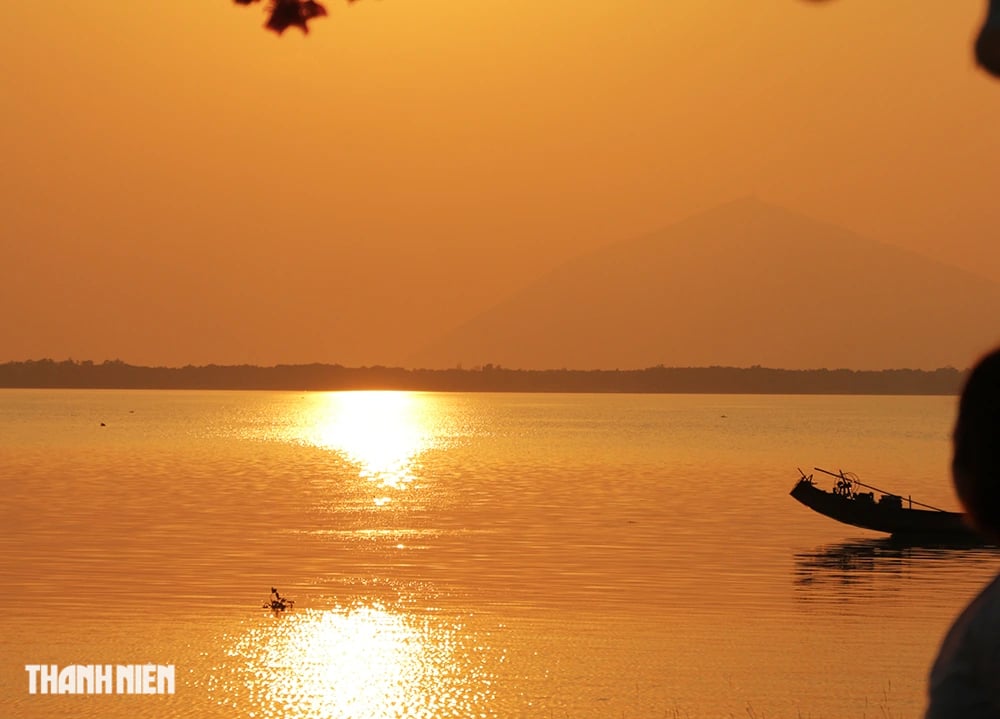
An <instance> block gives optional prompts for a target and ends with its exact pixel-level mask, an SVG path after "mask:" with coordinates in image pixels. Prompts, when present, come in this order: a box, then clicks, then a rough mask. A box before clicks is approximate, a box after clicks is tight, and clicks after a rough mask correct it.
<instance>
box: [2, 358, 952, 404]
mask: <svg viewBox="0 0 1000 719" xmlns="http://www.w3.org/2000/svg"><path fill="white" fill-rule="evenodd" d="M964 378H965V372H964V371H959V370H957V369H955V368H953V367H946V368H942V369H937V370H933V371H924V370H911V369H894V370H879V371H861V370H847V369H837V370H826V369H819V370H784V369H769V368H767V367H748V368H739V367H663V366H659V367H650V368H648V369H640V370H569V369H557V370H515V369H506V368H503V367H499V366H496V365H492V364H488V365H484V366H483V367H476V368H473V369H446V370H431V369H403V368H399V367H342V366H340V365H325V364H307V365H278V366H276V367H256V366H251V365H239V366H222V365H206V366H199V367H195V366H187V367H137V366H134V365H130V364H126V363H125V362H122V361H120V360H114V361H108V362H103V363H101V364H96V363H94V362H90V361H84V362H75V361H73V360H65V361H61V362H57V361H55V360H51V359H43V360H30V361H27V362H8V363H6V364H0V387H8V388H10V387H20V388H64V389H72V388H79V389H84V388H91V389H256V390H362V389H395V390H426V391H440V392H644V393H713V394H887V395H888V394H915V395H950V394H958V392H959V391H960V390H961V387H962V382H963V380H964Z"/></svg>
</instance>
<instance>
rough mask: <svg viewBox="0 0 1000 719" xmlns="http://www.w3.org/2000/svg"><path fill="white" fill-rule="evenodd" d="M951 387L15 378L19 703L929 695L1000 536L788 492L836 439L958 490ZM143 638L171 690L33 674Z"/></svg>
mask: <svg viewBox="0 0 1000 719" xmlns="http://www.w3.org/2000/svg"><path fill="white" fill-rule="evenodd" d="M954 408H955V399H954V398H944V397H919V398H915V397H810V396H805V397H779V396H775V397H760V396H701V395H699V396H686V395H666V396H643V395H504V394H421V393H393V392H384V393H380V392H374V393H369V392H359V393H264V392H259V393H241V392H111V391H0V436H2V438H3V440H2V442H0V482H2V488H3V491H2V493H0V518H2V522H3V528H4V531H3V532H2V533H0V582H2V587H3V589H4V592H5V595H6V598H7V611H6V612H4V614H3V616H2V618H0V647H2V652H0V656H2V658H3V662H2V668H0V716H3V717H39V718H41V717H45V718H48V717H112V718H114V717H268V718H271V717H273V718H278V717H288V718H289V719H300V718H301V719H305V718H306V717H330V718H340V717H353V718H355V719H365V718H368V717H371V718H373V719H375V718H381V717H428V718H431V717H536V716H537V717H572V718H577V717H601V718H603V717H607V718H608V719H611V718H613V717H677V718H683V717H733V716H735V717H744V716H753V717H765V716H766V717H792V718H797V717H815V718H817V719H818V718H820V717H831V718H834V717H838V718H843V717H848V718H850V717H858V718H859V719H860V718H861V717H915V716H919V715H920V713H921V711H922V708H923V705H924V693H925V676H926V672H927V669H928V666H929V664H930V661H931V659H932V657H933V654H934V652H935V649H936V646H937V643H938V642H939V640H940V638H941V635H942V634H943V632H944V631H945V630H946V628H947V626H948V624H949V622H950V621H951V619H952V618H953V617H954V615H955V614H956V613H957V612H958V611H959V609H960V608H961V607H962V605H963V604H964V603H965V602H966V601H967V600H968V599H969V598H970V597H971V596H972V595H973V594H974V593H975V592H976V591H977V590H978V588H979V587H980V586H981V585H982V584H984V583H985V582H986V581H987V580H988V578H989V577H990V576H992V575H993V574H994V573H995V572H996V571H997V569H998V568H1000V554H998V553H997V552H995V551H994V550H989V549H943V548H927V547H900V546H895V545H893V544H891V543H889V542H887V541H885V540H883V539H881V538H880V537H879V536H878V535H876V534H873V533H868V532H865V531H863V530H857V529H852V528H849V527H846V526H843V525H839V524H836V523H834V522H832V521H831V520H827V519H825V518H823V517H820V516H818V515H815V514H813V513H811V512H810V511H809V510H807V509H805V508H804V507H801V506H800V505H798V504H797V503H796V502H795V501H794V500H792V499H791V498H790V497H789V496H788V492H789V490H790V489H791V487H792V486H793V484H794V482H795V480H796V478H797V477H798V471H797V469H796V468H797V467H802V468H803V469H811V467H812V466H813V465H814V464H818V465H820V466H825V467H827V468H830V469H838V468H843V469H847V470H851V471H854V472H857V473H858V474H859V475H860V476H861V478H862V479H863V480H868V481H870V482H872V483H874V484H876V485H879V486H885V487H886V488H888V489H892V490H896V491H900V492H902V493H911V494H912V495H913V496H914V497H917V498H920V499H921V500H923V501H926V502H929V503H931V504H936V505H939V506H944V507H946V508H949V509H955V508H957V504H956V501H955V499H954V497H953V494H952V491H951V488H950V485H949V483H948V481H947V476H948V473H947V468H948V450H949V446H948V433H949V430H950V427H951V422H952V418H953V413H954ZM102 423H103V425H102ZM272 586H276V587H277V588H278V589H279V590H280V591H281V593H282V594H284V595H285V596H288V597H292V598H294V599H295V600H296V607H295V610H294V611H293V612H289V613H286V614H284V615H278V616H276V615H274V614H272V613H271V612H269V611H266V610H264V609H262V608H261V604H262V603H263V602H264V601H265V600H267V599H268V595H269V590H270V588H271V587H272ZM145 662H152V663H156V664H173V665H175V667H176V672H177V686H176V693H175V694H174V695H172V696H141V695H139V696H118V695H115V696H41V695H34V696H33V695H29V694H28V676H27V673H26V672H25V670H24V665H26V664H45V663H50V664H58V665H67V664H74V663H75V664H107V663H111V664H126V663H145Z"/></svg>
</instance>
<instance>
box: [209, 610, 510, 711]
mask: <svg viewBox="0 0 1000 719" xmlns="http://www.w3.org/2000/svg"><path fill="white" fill-rule="evenodd" d="M488 651H489V649H488V648H487V647H482V646H475V643H474V642H473V641H472V640H470V639H469V638H468V637H467V636H465V635H464V634H463V631H462V627H461V626H459V625H451V626H449V625H447V624H446V623H443V622H440V621H436V620H435V619H434V618H433V617H425V618H421V617H419V616H414V615H410V614H406V613H399V612H393V611H390V610H388V609H386V608H385V607H384V606H382V605H379V604H371V605H363V604H361V605H357V606H354V607H348V608H344V607H337V608H334V609H331V610H327V611H305V612H296V613H294V614H290V615H287V616H279V617H274V618H270V617H269V618H268V620H267V621H264V622H262V623H261V625H259V626H258V627H256V628H254V629H252V630H250V631H248V632H246V633H245V634H244V635H242V636H241V637H240V638H239V639H238V640H237V641H236V642H235V643H234V645H233V646H232V647H230V649H229V651H228V652H227V654H228V656H229V657H230V658H231V659H233V660H235V664H234V665H232V666H224V667H217V668H216V669H217V670H218V671H217V672H216V673H215V677H216V678H215V679H214V681H213V683H212V684H211V685H210V690H211V692H212V694H213V695H215V699H216V700H217V701H218V702H219V703H221V704H226V705H229V706H232V707H233V708H234V709H237V710H240V711H241V712H242V713H241V715H242V716H256V717H269V718H270V717H275V718H277V717H282V718H285V717H288V718H290V719H312V718H313V717H317V718H318V717H323V718H324V719H340V718H341V717H344V718H346V717H355V718H359V719H360V718H362V717H364V718H365V719H382V718H383V717H385V718H388V717H393V718H399V719H425V718H426V719H431V718H432V717H441V718H444V717H491V716H494V713H493V712H492V711H491V709H490V705H491V702H492V699H493V696H494V692H493V689H492V682H491V677H490V675H489V673H488V672H487V671H486V669H485V668H484V662H485V661H486V657H485V654H486V653H487V652H488Z"/></svg>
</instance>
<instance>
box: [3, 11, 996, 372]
mask: <svg viewBox="0 0 1000 719" xmlns="http://www.w3.org/2000/svg"><path fill="white" fill-rule="evenodd" d="M329 9H330V11H331V17H330V18H329V19H328V20H327V21H325V22H324V23H321V24H317V25H316V26H315V27H314V28H313V32H312V33H311V34H310V36H309V37H308V38H301V37H297V36H289V37H286V38H283V39H281V40H279V39H277V38H274V37H272V36H271V35H270V34H267V33H263V32H261V31H260V28H259V27H258V26H257V25H256V24H255V23H248V22H245V21H241V20H242V19H241V18H240V17H239V16H240V13H235V12H234V11H233V8H232V7H231V4H230V3H226V2H220V3H214V4H208V5H205V4H201V3H199V4H197V7H196V6H195V5H191V4H185V3H180V2H171V3H163V4H160V5H143V6H142V7H136V8H133V9H131V10H130V11H129V12H128V13H123V12H121V10H120V7H119V6H118V5H117V4H114V3H97V4H91V5H87V6H79V5H74V6H69V7H65V8H60V9H59V10H58V12H57V13H54V14H53V13H52V12H51V10H50V9H49V8H47V7H46V6H44V5H43V4H38V3H35V4H32V3H18V4H16V5H14V6H12V7H11V8H8V15H9V16H10V21H11V23H12V26H13V27H16V28H17V29H18V31H17V33H12V34H11V36H10V37H9V38H8V40H7V41H6V42H5V43H4V45H3V47H0V67H3V69H4V72H3V73H2V74H0V97H2V98H3V99H4V106H5V109H6V112H5V113H4V115H3V116H2V117H0V138H2V139H0V143H2V147H3V154H4V158H5V172H4V173H3V175H4V188H3V189H4V192H2V193H0V213H2V216H3V217H4V222H3V224H2V226H0V248H2V255H3V258H4V261H3V262H0V302H3V306H4V307H6V308H8V310H7V311H6V312H4V313H2V315H0V337H2V338H3V341H2V343H0V348H2V349H0V362H5V361H9V360H25V359H40V358H43V357H52V358H55V359H62V358H67V357H73V358H76V359H80V360H83V359H91V360H94V361H97V362H100V361H103V360H105V359H122V360H124V361H126V362H129V363H133V364H140V365H150V366H183V365H188V364H194V365H202V364H212V363H214V364H257V365H275V364H301V363H310V362H320V363H331V364H341V365H345V366H362V365H376V364H381V365H390V366H392V365H407V366H413V363H412V362H408V361H407V360H408V358H411V357H413V356H414V355H415V353H418V352H420V351H422V350H423V349H424V348H426V347H428V346H429V345H431V344H433V343H434V342H435V341H436V340H437V339H438V338H442V337H448V336H451V334H452V333H453V332H454V331H455V330H456V328H459V327H462V326H466V325H468V324H469V323H470V322H474V321H476V318H478V317H482V316H483V315H484V314H489V313H490V312H491V311H493V308H495V307H496V306H498V305H502V304H503V303H504V302H509V301H511V298H516V297H519V296H522V294H523V293H524V292H525V291H528V290H529V289H530V288H531V287H532V286H534V284H535V283H537V282H538V281H539V280H540V279H541V278H544V277H546V276H550V275H551V273H559V272H561V271H562V270H563V268H566V267H573V266H574V263H578V262H579V261H580V258H585V257H587V256H592V255H593V254H594V253H598V254H599V253H600V252H603V251H605V250H606V248H609V247H612V246H616V245H618V244H619V243H627V242H630V241H632V240H633V239H634V238H638V237H642V236H645V235H647V234H649V233H653V232H657V231H659V230H660V229H661V228H671V227H673V226H675V224H676V223H679V222H681V223H683V221H685V219H686V218H689V217H692V216H697V215H699V213H703V212H705V211H706V210H707V209H709V208H713V207H717V206H720V205H724V204H725V203H729V202H731V201H732V200H733V199H734V198H737V197H745V196H757V197H760V198H762V199H764V200H765V201H766V203H767V204H768V205H775V206H780V207H782V208H787V209H788V210H791V211H793V212H794V213H797V214H801V215H804V216H806V217H808V218H815V220H816V221H817V222H818V223H819V224H822V225H829V224H832V225H835V226H837V227H841V228H844V229H845V230H849V231H851V232H854V233H857V234H858V235H860V236H863V237H865V238H870V239H871V240H874V241H877V242H880V243H884V244H885V245H889V246H891V247H893V248H901V249H903V250H908V251H910V252H912V253H917V254H919V255H922V256H924V257H926V258H928V259H929V260H933V261H934V262H937V263H942V264H943V265H947V266H950V267H952V268H958V269H960V270H963V271H965V272H966V273H969V276H978V277H981V278H983V287H984V288H985V287H986V286H987V285H989V286H993V285H996V284H997V283H1000V243H996V242H994V241H993V234H994V228H996V227H998V226H1000V224H998V223H1000V204H998V203H996V202H995V197H994V189H995V188H996V187H997V186H998V184H1000V182H998V181H1000V161H998V160H1000V136H998V135H997V134H996V133H995V132H994V131H993V129H992V128H993V123H992V120H993V119H994V118H995V117H997V116H998V112H1000V86H998V85H997V84H996V83H995V82H992V81H990V80H989V79H988V78H987V77H986V76H985V75H984V74H982V73H981V72H979V71H977V70H976V69H975V67H974V64H973V61H972V57H971V54H970V52H969V42H968V39H969V38H970V37H971V36H972V34H973V33H974V31H975V30H976V28H978V25H979V22H980V20H981V12H982V8H981V7H980V5H979V4H977V3H954V4H941V5H940V6H935V7H933V8H930V7H926V8H925V7H917V6H913V7H910V6H897V5H892V6H884V5H883V4H880V3H866V2H846V1H844V2H838V3H832V4H829V5H826V6H824V7H813V6H811V4H809V3H804V2H792V1H790V0H773V1H771V2H765V3H755V4H752V5H747V6H745V7H744V6H732V5H730V4H723V3H712V2H707V3H706V2H698V1H696V0H679V1H678V2H675V3H659V4H647V3H638V2H633V1H632V0H626V1H625V2H619V3H607V2H602V3H598V2H572V3H571V2H569V0H556V1H555V2H551V3H528V2H524V1H523V0H513V1H512V2H506V3H498V2H489V1H488V2H481V3H480V2H477V3H456V2H454V1H452V2H445V1H444V0H421V2H418V3H401V2H395V1H394V0H386V2H379V3H376V2H362V3H356V4H353V5H351V6H349V7H348V6H347V5H346V4H343V5H340V4H331V5H330V6H329ZM234 15H235V17H234ZM709 239H710V240H711V241H710V242H706V243H701V242H700V241H696V240H692V243H697V245H698V246H699V247H703V248H704V247H709V246H718V247H723V245H722V244H720V243H719V242H717V241H718V240H719V239H720V238H709ZM713 243H714V245H713ZM752 250H753V248H749V251H748V252H747V255H746V257H740V258H737V257H734V256H732V255H733V253H732V252H731V250H726V252H727V254H728V255H730V256H728V257H726V256H720V257H718V258H717V261H718V263H719V264H720V266H721V265H726V264H727V263H734V262H736V261H737V260H739V261H740V262H742V263H743V264H744V265H747V264H749V265H750V266H749V267H747V271H748V272H753V273H757V274H758V275H759V277H760V278H761V280H762V281H764V282H765V283H772V284H777V283H778V282H779V281H787V282H789V283H790V285H792V286H794V287H796V288H803V289H804V290H805V289H808V290H809V291H813V292H835V291H836V290H835V289H834V288H832V287H831V279H832V278H831V277H830V276H829V275H828V274H826V272H825V269H826V268H822V267H819V268H816V272H815V274H811V275H805V274H804V273H800V272H796V273H795V274H792V275H788V274H784V275H779V274H778V273H777V270H776V269H775V268H778V267H782V268H785V269H787V268H786V265H787V263H783V262H781V261H780V258H778V257H772V256H764V255H758V256H755V255H754V253H753V251H752ZM706 251H707V250H706ZM886 256H888V255H886ZM708 259H709V260H711V259H712V258H708ZM697 266H698V267H704V265H701V264H699V265H697ZM851 270H852V268H851V267H839V268H838V270H837V271H838V274H837V276H836V280H837V281H842V280H843V279H844V278H843V276H842V273H844V272H851ZM897 270H900V268H899V267H896V266H891V267H882V268H879V269H878V272H880V273H881V275H878V276H881V277H883V278H884V281H885V283H886V286H887V287H892V286H893V285H894V283H897V282H902V280H900V279H899V278H900V277H902V276H903V275H902V274H900V273H899V272H897ZM702 271H703V270H702ZM943 272H945V274H947V272H950V270H947V268H946V269H945V270H943ZM862 274H867V275H869V276H876V275H873V274H872V268H870V267H869V268H864V267H858V268H857V275H859V276H860V275H862ZM907 276H908V277H911V278H912V277H913V276H914V275H913V274H912V273H911V274H910V275H907ZM920 276H921V277H923V276H924V275H920ZM926 276H927V277H928V278H930V277H934V276H936V275H933V274H927V275H926ZM927 281H928V282H932V280H930V279H928V280H927ZM973 282H978V280H974V281H973ZM932 283H933V282H932ZM946 284H947V283H944V282H942V287H943V286H945V285H946ZM948 286H949V287H950V286H951V285H948ZM983 292H985V293H987V294H989V292H992V290H988V289H984V290H983ZM983 296H986V295H985V294H984V295H983ZM794 304H795V303H794V302H793V303H792V306H794ZM841 306H842V307H843V313H842V316H840V317H839V318H837V321H838V322H840V323H841V324H849V323H850V316H852V315H851V313H856V312H857V311H858V308H857V307H856V306H855V305H852V303H851V302H850V301H848V300H847V298H845V301H844V302H843V304H842V305H841ZM957 306H959V305H956V307H957ZM961 306H962V307H968V305H961ZM699 307H700V305H699V304H698V303H697V302H695V303H688V306H686V307H685V309H686V310H687V311H689V312H693V313H697V312H700V311H701V310H699ZM537 309H538V308H536V310H537ZM985 309H986V308H985V307H984V310H985ZM988 309H989V312H986V311H984V312H983V315H982V316H983V318H984V319H983V320H982V321H983V322H984V324H985V322H987V321H988V320H987V319H986V318H987V317H992V316H994V314H993V312H992V307H989V308H988ZM536 310H532V311H531V312H530V314H531V315H535V316H538V315H540V314H544V313H540V312H538V311H536ZM956 311H957V310H956ZM962 311H965V310H962ZM767 312H769V313H772V315H773V316H768V315H767V314H766V313H765V314H762V315H760V320H759V321H760V323H761V326H762V327H768V326H778V324H780V323H776V322H772V320H775V321H776V320H778V319H782V317H778V315H779V314H781V313H780V312H778V310H775V309H774V308H773V307H770V306H769V307H768V308H767ZM648 313H649V314H648V316H646V317H639V318H637V321H636V327H643V326H646V327H648V326H652V325H654V324H655V323H656V322H657V321H658V320H659V318H660V317H662V315H663V313H664V308H663V307H662V306H650V307H649V308H648ZM720 318H721V319H720ZM709 319H711V322H709ZM783 319H784V320H785V321H787V320H788V318H787V317H783ZM962 319H963V321H964V319H966V318H962ZM702 320H704V321H702ZM722 321H724V315H723V314H719V313H717V312H716V314H714V315H713V314H711V313H708V312H707V311H706V314H704V316H702V315H697V314H696V315H694V316H693V319H692V323H693V326H695V325H699V323H701V324H703V325H704V326H705V327H706V330H705V332H706V335H705V338H704V340H705V341H704V342H702V343H701V345H700V349H699V351H702V350H704V352H703V356H704V357H705V358H707V360H706V362H705V363H711V358H712V357H716V356H717V357H718V360H717V363H719V364H725V363H727V361H728V360H727V358H726V354H725V352H724V351H723V350H725V349H726V347H725V346H724V343H723V344H722V345H720V344H719V341H718V336H719V330H718V326H719V322H722ZM580 322H581V323H582V324H584V325H586V324H587V318H586V317H583V318H581V319H580ZM710 325H711V330H709V329H707V328H708V327H709V326H710ZM743 325H745V320H741V321H740V327H743ZM630 329H634V328H630ZM814 329H822V328H814ZM871 331H872V332H875V331H876V330H871ZM879 331H880V332H883V333H884V330H879ZM553 332H554V333H555V337H556V339H557V340H558V339H559V338H560V337H562V335H561V334H560V333H561V332H563V329H562V326H561V325H556V326H555V327H553ZM907 332H908V333H909V334H908V335H907V341H909V342H912V347H911V350H909V351H911V352H912V354H913V355H914V356H915V357H916V356H918V355H919V356H920V357H924V356H926V357H927V358H928V359H927V361H928V362H930V361H933V358H934V357H936V355H935V354H934V352H935V347H934V346H932V345H934V344H935V343H936V344H938V345H940V344H942V343H943V342H955V343H957V344H961V342H966V341H967V342H968V344H967V345H961V346H956V347H954V348H953V349H954V351H955V352H956V353H957V354H958V358H957V360H955V361H953V362H952V361H950V360H949V362H950V363H952V364H954V365H955V366H968V364H970V363H971V361H972V360H973V359H974V357H973V356H971V355H974V354H975V353H976V352H977V351H980V350H982V349H986V347H987V346H989V344H991V343H993V342H995V341H996V340H997V339H1000V337H996V336H994V333H993V332H992V330H990V328H989V327H985V328H984V331H983V339H982V342H981V343H978V344H977V342H978V341H977V340H975V339H969V340H965V339H963V340H961V341H959V340H953V339H948V338H945V339H942V337H940V336H933V335H932V333H928V336H927V337H926V338H923V340H922V339H921V337H920V336H919V335H920V332H921V322H920V321H914V322H913V327H912V328H911V329H907ZM914 334H916V335H917V336H914ZM583 335H585V333H583ZM583 335H581V333H579V332H576V333H574V334H572V342H570V341H569V338H570V334H567V335H566V337H567V341H565V342H562V344H563V345H564V346H566V347H570V346H571V347H572V349H573V353H574V354H573V359H575V360H576V361H572V362H569V363H564V365H565V366H571V367H578V368H591V367H601V366H606V367H608V368H614V365H613V364H608V363H611V362H613V361H614V360H615V358H614V357H613V356H612V353H609V352H608V351H607V345H608V342H607V340H606V339H604V338H601V337H597V336H595V339H594V343H593V345H592V346H588V345H587V343H586V342H583V341H582V340H581V341H578V340H577V339H576V338H577V337H579V336H583ZM635 335H636V333H635V332H633V333H631V334H627V335H625V336H624V337H622V338H619V339H618V340H616V341H617V342H619V343H627V342H629V341H630V339H629V338H634V339H636V341H637V345H638V344H642V342H641V339H640V338H638V337H635ZM713 338H714V339H713ZM882 339H884V338H882ZM511 341H515V340H511ZM689 341H690V340H686V342H689ZM855 341H857V342H858V343H859V345H862V346H863V345H872V343H875V342H877V341H880V338H879V337H875V336H871V337H869V336H858V337H857V338H856V340H855ZM921 341H924V342H925V343H926V345H925V346H924V345H921ZM741 342H743V343H753V342H759V343H760V346H756V347H754V346H751V347H749V348H748V354H747V357H748V358H750V359H749V360H747V361H746V363H748V364H753V363H754V362H753V361H752V359H753V357H754V356H761V357H766V358H767V359H766V360H763V361H761V362H759V363H760V364H777V365H781V366H787V367H795V366H796V363H798V362H800V361H801V360H802V358H801V357H797V356H793V355H792V354H791V350H789V354H788V355H787V356H788V357H789V359H788V360H787V361H786V362H783V363H782V362H781V361H780V358H779V359H778V361H775V359H774V358H775V357H778V355H775V354H774V352H773V350H774V347H773V344H774V343H773V342H771V343H770V344H767V343H768V339H767V333H766V332H762V333H758V334H757V335H754V334H753V333H750V334H747V335H746V336H745V337H741ZM695 343H696V344H697V337H695ZM555 344H559V343H558V342H556V343H555ZM647 344H648V343H647ZM640 349H642V348H638V349H636V352H635V353H634V354H635V356H636V357H637V358H644V357H645V356H646V355H643V354H642V353H641V352H640V351H639V350H640ZM695 349H698V348H695ZM477 351H478V350H477ZM657 351H658V352H660V353H661V354H662V353H663V350H657ZM540 352H541V350H540ZM692 352H694V350H692ZM831 352H832V350H831ZM755 353H756V354H755ZM474 354H475V352H473V351H470V352H469V353H468V355H469V356H467V357H464V358H463V357H461V356H454V355H455V352H452V351H451V350H449V351H448V353H447V358H445V357H444V356H442V357H441V358H440V359H439V360H438V361H439V363H445V364H444V365H443V366H450V365H454V364H455V363H456V362H459V361H462V362H464V363H465V364H466V366H471V365H472V364H475V363H479V362H482V361H493V362H499V363H503V364H505V365H507V364H508V362H507V361H505V359H504V358H503V357H499V356H497V357H493V358H491V359H485V360H480V359H478V357H473V355H474ZM548 356H549V355H544V356H543V355H542V354H539V359H538V360H530V359H526V360H525V362H527V363H529V364H530V362H531V361H538V362H541V361H543V360H544V359H545V357H548ZM552 356H556V355H552ZM690 356H691V357H694V356H695V354H691V355H690ZM697 356H698V357H701V356H702V355H697ZM525 357H528V355H527V354H526V355H525ZM963 358H964V360H963ZM838 360H839V358H832V359H831V361H830V362H829V363H828V364H830V365H836V364H838ZM676 361H677V360H675V359H672V358H671V357H670V356H664V357H663V358H662V359H661V360H660V361H659V362H657V361H653V362H650V364H657V363H663V364H668V365H670V364H675V363H676ZM883 361H889V358H888V357H882V356H881V355H878V354H877V353H875V352H874V351H873V352H872V353H871V354H870V356H866V357H863V358H859V359H858V360H857V361H856V362H855V364H856V365H857V367H855V368H858V369H863V368H867V367H874V366H878V364H879V362H883ZM922 362H923V360H917V359H915V360H914V362H913V364H915V365H918V366H922ZM903 364H904V365H905V362H904V363H903ZM623 366H627V365H623Z"/></svg>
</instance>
